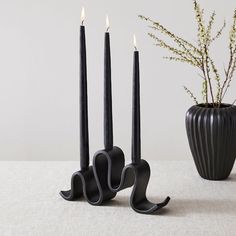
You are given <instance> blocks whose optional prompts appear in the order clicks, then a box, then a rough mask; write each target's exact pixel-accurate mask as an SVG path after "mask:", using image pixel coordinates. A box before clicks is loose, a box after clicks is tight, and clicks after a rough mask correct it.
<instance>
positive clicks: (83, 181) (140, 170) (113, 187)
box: [60, 28, 170, 214]
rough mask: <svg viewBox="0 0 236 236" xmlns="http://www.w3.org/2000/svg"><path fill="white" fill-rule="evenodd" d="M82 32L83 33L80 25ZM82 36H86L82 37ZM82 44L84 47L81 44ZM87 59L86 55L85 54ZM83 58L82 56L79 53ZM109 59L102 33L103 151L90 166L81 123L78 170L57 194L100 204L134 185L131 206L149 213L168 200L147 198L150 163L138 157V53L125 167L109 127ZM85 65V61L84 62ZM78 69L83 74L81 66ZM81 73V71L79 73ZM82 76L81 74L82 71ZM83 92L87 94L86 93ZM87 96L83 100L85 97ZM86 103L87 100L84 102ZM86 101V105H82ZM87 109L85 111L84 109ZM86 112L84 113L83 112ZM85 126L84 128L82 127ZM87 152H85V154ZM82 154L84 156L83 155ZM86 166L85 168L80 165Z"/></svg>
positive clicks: (83, 91)
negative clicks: (129, 157) (67, 186)
mask: <svg viewBox="0 0 236 236" xmlns="http://www.w3.org/2000/svg"><path fill="white" fill-rule="evenodd" d="M81 33H82V34H83V33H84V28H82V31H81ZM84 37H85V36H84ZM82 47H85V41H84V46H83V43H82ZM85 58H86V56H85ZM81 60H84V56H83V55H82V56H81ZM110 64H111V61H110V42H109V34H108V33H106V34H105V75H104V89H105V91H104V146H105V150H101V151H98V152H96V153H95V155H94V157H93V165H92V166H89V167H87V166H88V161H89V158H88V154H89V149H87V152H86V153H84V150H85V149H84V147H85V146H86V147H87V148H88V145H85V144H88V133H86V132H84V131H85V130H87V132H88V125H87V126H86V127H82V126H80V139H81V142H80V145H81V151H83V152H81V153H82V154H83V155H82V156H81V159H82V161H81V169H82V170H80V171H77V172H75V173H74V174H73V175H72V178H71V189H70V190H68V191H61V192H60V195H61V196H62V197H63V198H64V199H66V200H68V201H73V200H76V199H79V198H81V197H84V198H85V199H86V200H87V201H88V203H90V204H92V205H101V204H103V203H104V202H106V201H108V200H111V199H112V198H114V197H115V196H116V194H117V192H118V191H120V190H122V189H125V188H129V187H132V186H133V190H132V193H131V197H130V205H131V207H132V208H133V209H134V210H135V211H136V212H138V213H143V214H151V213H154V212H157V211H158V210H159V209H161V208H163V207H164V206H166V205H167V204H168V202H169V200H170V198H169V197H167V198H166V199H165V200H164V201H163V202H160V203H152V202H150V201H149V200H148V199H147V197H146V189H147V185H148V182H149V178H150V167H149V164H148V163H147V162H146V161H145V160H142V159H141V148H140V145H141V140H140V95H139V90H140V89H139V61H138V52H137V51H136V52H135V53H134V78H133V79H134V87H133V119H132V163H131V164H129V165H126V166H125V158H124V153H123V151H122V150H121V149H120V148H118V147H114V146H113V127H112V93H111V65H110ZM85 65H86V64H85ZM81 70H83V71H84V73H85V71H86V70H85V68H84V66H81ZM81 73H82V72H81ZM81 75H84V74H83V73H82V74H81ZM84 78H86V76H81V81H82V82H83V83H82V85H83V89H81V93H82V95H81V106H80V112H81V118H82V121H83V122H84V123H82V122H81V123H80V124H85V125H86V124H87V122H88V119H87V118H88V117H87V115H86V114H87V85H86V86H85V84H84V83H85V82H86V80H85V79H84ZM85 95H86V96H85ZM85 97H86V99H85ZM85 102H86V103H85ZM85 104H86V106H84V105H85ZM85 108H86V110H85ZM85 111H86V112H85ZM85 128H86V129H85ZM85 154H86V155H85ZM84 155H85V157H86V158H85V159H84V158H83V157H84ZM83 167H86V168H83Z"/></svg>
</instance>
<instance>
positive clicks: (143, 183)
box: [60, 147, 170, 214]
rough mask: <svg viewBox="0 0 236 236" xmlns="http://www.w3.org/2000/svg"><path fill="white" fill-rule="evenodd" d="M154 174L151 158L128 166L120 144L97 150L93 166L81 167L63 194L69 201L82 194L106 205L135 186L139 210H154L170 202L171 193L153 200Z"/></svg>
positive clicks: (133, 195) (134, 198) (135, 207)
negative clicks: (151, 182)
mask: <svg viewBox="0 0 236 236" xmlns="http://www.w3.org/2000/svg"><path fill="white" fill-rule="evenodd" d="M149 178H150V166H149V164H148V162H147V161H145V160H140V162H139V163H138V164H133V163H131V164H129V165H126V166H125V158H124V153H123V151H122V150H121V149H120V148H118V147H113V149H111V150H109V151H107V150H101V151H98V152H96V153H95V155H94V158H93V166H90V167H89V168H88V169H87V170H85V171H84V170H81V171H77V172H75V173H74V174H73V175H72V178H71V190H68V191H61V192H60V195H61V196H62V197H63V198H64V199H65V200H69V201H73V200H77V199H79V198H80V197H82V196H84V198H85V199H86V200H87V201H88V203H90V204H92V205H102V204H103V203H104V202H106V201H108V200H111V199H112V198H114V197H115V196H116V194H117V192H118V191H121V190H122V189H125V188H129V187H132V186H133V190H132V193H131V197H130V205H131V207H132V209H133V210H134V211H136V212H138V213H143V214H152V213H154V212H157V211H158V210H159V209H161V208H163V207H164V206H166V205H167V204H168V202H169V200H170V197H167V198H166V199H165V200H164V201H162V202H160V203H152V202H150V201H149V200H148V199H147V197H146V189H147V185H148V182H149Z"/></svg>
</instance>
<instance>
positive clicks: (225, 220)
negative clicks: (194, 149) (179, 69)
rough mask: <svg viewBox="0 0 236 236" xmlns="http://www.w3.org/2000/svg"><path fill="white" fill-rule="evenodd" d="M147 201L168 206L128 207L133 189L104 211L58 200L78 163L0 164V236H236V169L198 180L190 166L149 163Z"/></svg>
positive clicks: (186, 164) (172, 162)
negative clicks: (147, 211) (146, 211)
mask: <svg viewBox="0 0 236 236" xmlns="http://www.w3.org/2000/svg"><path fill="white" fill-rule="evenodd" d="M150 165H151V170H152V175H151V180H150V182H149V186H148V197H149V198H150V199H151V200H152V201H155V200H156V201H160V200H162V199H164V198H165V197H166V196H167V195H169V196H170V197H171V201H170V203H169V205H168V207H167V208H166V209H164V210H163V211H161V212H160V214H159V215H141V214H137V213H135V212H134V211H133V210H132V209H131V208H130V207H129V195H130V192H131V189H126V190H124V191H121V192H119V193H118V194H117V196H116V198H115V199H114V200H112V202H111V203H110V204H107V205H106V206H91V205H89V204H88V203H87V202H85V201H84V200H82V201H75V202H68V201H65V200H63V199H62V198H61V197H60V196H59V191H60V190H67V189H68V188H70V178H71V174H72V173H73V172H74V171H76V170H78V166H79V163H78V162H0V189H1V193H0V235H1V236H11V235H17V236H20V235H22V236H28V235H30V236H34V235H40V236H47V235H50V236H54V235H55V236H56V235H80V236H81V235H89V236H91V235H103V236H106V235H109V236H111V235H121V236H122V235H146V236H149V235H160V236H162V235H163V236H166V235H175V236H177V235H181V236H183V235H188V236H189V235H204V236H205V235H214V236H215V235H220V236H224V235H225V236H226V235H227V236H230V235H236V199H235V197H236V170H235V169H234V170H233V172H232V174H231V176H230V178H229V179H228V180H226V181H217V182H216V181H207V180H204V179H201V178H200V177H199V176H198V174H197V172H196V169H195V166H194V164H193V162H192V161H150Z"/></svg>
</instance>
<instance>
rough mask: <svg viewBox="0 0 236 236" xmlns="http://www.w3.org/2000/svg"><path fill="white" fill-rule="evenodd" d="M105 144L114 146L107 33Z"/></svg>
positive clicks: (109, 55) (107, 35)
mask: <svg viewBox="0 0 236 236" xmlns="http://www.w3.org/2000/svg"><path fill="white" fill-rule="evenodd" d="M104 146H105V150H111V149H112V148H113V122H112V88H111V52H110V35H109V32H106V33H105V44H104Z"/></svg>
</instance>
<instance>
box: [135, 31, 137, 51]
mask: <svg viewBox="0 0 236 236" xmlns="http://www.w3.org/2000/svg"><path fill="white" fill-rule="evenodd" d="M134 48H135V50H137V42H136V37H135V34H134Z"/></svg>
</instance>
